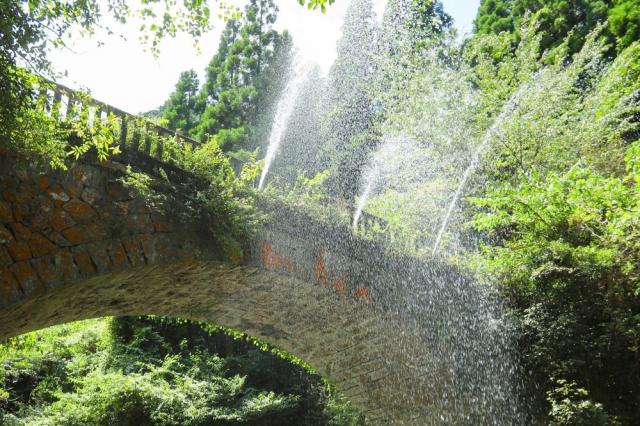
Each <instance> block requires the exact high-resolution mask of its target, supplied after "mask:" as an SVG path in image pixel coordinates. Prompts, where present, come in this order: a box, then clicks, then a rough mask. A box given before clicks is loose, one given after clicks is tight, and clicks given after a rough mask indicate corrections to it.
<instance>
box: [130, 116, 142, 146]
mask: <svg viewBox="0 0 640 426" xmlns="http://www.w3.org/2000/svg"><path fill="white" fill-rule="evenodd" d="M139 147H140V125H139V123H137V122H136V123H134V127H133V135H132V136H131V149H132V150H134V151H138V149H139Z"/></svg>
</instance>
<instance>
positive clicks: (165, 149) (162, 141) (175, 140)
mask: <svg viewBox="0 0 640 426" xmlns="http://www.w3.org/2000/svg"><path fill="white" fill-rule="evenodd" d="M38 102H39V104H40V105H41V107H42V108H43V110H44V112H45V113H47V114H48V115H50V116H51V117H53V118H55V119H57V120H59V121H73V120H77V119H79V117H80V115H85V116H86V117H87V125H88V126H89V127H92V126H94V125H95V123H96V122H100V123H103V124H107V123H112V124H115V126H113V128H111V130H112V131H113V133H114V138H115V141H116V142H117V144H118V145H119V146H120V150H121V151H123V152H126V151H129V152H131V151H133V152H140V153H142V154H144V155H147V156H150V157H152V158H155V159H157V160H159V161H162V162H165V163H169V164H174V165H177V166H179V165H180V164H181V163H182V162H183V161H182V160H183V159H184V158H187V157H188V156H189V155H190V154H191V153H192V152H193V151H194V150H195V149H196V148H197V147H199V146H200V145H202V144H201V142H199V141H197V140H195V139H192V138H190V137H188V136H186V135H183V134H181V133H180V132H176V131H174V130H171V129H168V128H166V127H164V126H161V125H159V124H156V123H154V122H152V121H151V120H149V119H147V118H145V117H140V116H136V115H133V114H129V113H127V112H125V111H123V110H121V109H119V108H116V107H114V106H112V105H109V104H107V103H105V102H102V101H99V100H97V99H95V98H93V97H91V96H89V95H87V94H85V93H81V92H79V91H76V90H73V89H70V88H69V87H67V86H65V85H62V84H59V83H56V82H53V81H50V80H44V81H42V83H41V84H40V88H39V91H38Z"/></svg>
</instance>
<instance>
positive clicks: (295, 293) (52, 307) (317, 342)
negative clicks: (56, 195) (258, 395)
mask: <svg viewBox="0 0 640 426" xmlns="http://www.w3.org/2000/svg"><path fill="white" fill-rule="evenodd" d="M146 314H155V315H164V316H172V317H180V318H186V319H192V320H198V321H206V322H211V323H216V324H219V325H223V326H226V327H230V328H234V329H237V330H239V331H242V332H244V333H246V334H248V335H251V336H254V337H258V338H261V339H263V340H265V341H267V342H269V343H270V344H272V345H275V346H277V347H280V348H282V349H284V350H286V351H288V352H290V353H292V354H295V355H297V356H299V357H301V358H302V359H304V360H305V361H306V362H308V363H309V364H310V365H311V366H312V367H313V368H315V369H316V370H317V371H318V372H319V373H320V374H321V375H323V376H324V377H327V378H328V379H329V380H330V381H331V382H332V383H334V384H335V385H336V387H337V388H338V389H340V390H341V391H342V392H344V394H345V395H346V396H347V398H349V399H350V400H351V401H352V403H353V404H354V405H355V406H356V407H358V408H359V409H361V410H362V412H363V413H364V415H365V416H366V418H367V420H368V421H369V422H371V423H373V424H423V425H424V424H438V423H439V419H437V418H432V415H433V414H434V413H438V412H441V410H440V409H439V408H438V407H437V406H438V405H439V404H440V403H441V401H442V398H441V393H442V391H443V390H442V389H438V386H441V385H442V382H443V380H442V377H445V376H446V375H447V372H446V369H445V367H444V366H442V365H438V361H437V357H434V356H430V354H429V353H428V351H427V350H426V345H425V344H424V340H422V339H420V338H418V337H416V336H414V335H413V333H411V332H410V331H409V330H408V329H407V328H406V325H405V326H403V327H401V326H400V324H399V322H396V321H395V320H393V319H390V318H384V315H382V314H380V313H379V312H377V311H376V310H374V309H373V308H371V307H370V306H367V305H365V304H363V303H361V302H355V301H353V300H350V299H347V298H345V297H342V296H339V295H337V294H335V293H334V292H331V291H329V290H327V289H325V288H323V287H322V286H319V285H310V284H307V283H304V282H302V281H300V280H297V279H295V278H291V277H286V276H281V275H277V274H275V273H272V272H265V271H262V270H259V269H257V268H254V267H249V266H230V265H228V264H225V263H222V262H217V261H200V260H182V261H177V262H175V263H165V264H162V265H147V266H142V267H136V268H130V269H127V270H123V271H120V272H112V273H108V274H103V275H98V276H95V277H92V278H90V279H86V280H83V281H79V282H75V283H72V284H67V285H63V286H60V287H58V288H55V289H50V290H48V291H46V292H43V293H41V294H36V295H34V296H32V297H30V298H29V299H27V300H25V301H23V302H21V303H20V304H17V305H14V306H11V307H9V308H6V309H3V310H2V311H0V339H2V340H4V339H6V338H9V337H12V336H15V335H19V334H21V333H24V332H28V331H32V330H36V329H40V328H43V327H47V326H51V325H56V324H61V323H65V322H69V321H75V320H80V319H87V318H95V317H102V316H113V315H146ZM435 377H438V378H439V379H438V380H434V378H435ZM436 383H440V385H437V384H436ZM440 408H441V407H440Z"/></svg>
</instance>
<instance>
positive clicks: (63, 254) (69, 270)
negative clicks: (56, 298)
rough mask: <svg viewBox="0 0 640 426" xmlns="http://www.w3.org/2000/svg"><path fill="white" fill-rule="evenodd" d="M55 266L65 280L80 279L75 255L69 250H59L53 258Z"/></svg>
mask: <svg viewBox="0 0 640 426" xmlns="http://www.w3.org/2000/svg"><path fill="white" fill-rule="evenodd" d="M53 264H54V265H55V267H56V269H57V270H59V271H60V272H61V273H62V279H63V280H65V281H73V280H75V279H76V278H77V277H78V268H77V267H76V265H75V263H74V262H73V255H72V254H71V252H70V251H69V250H67V249H62V250H58V251H57V252H56V253H55V255H54V256H53Z"/></svg>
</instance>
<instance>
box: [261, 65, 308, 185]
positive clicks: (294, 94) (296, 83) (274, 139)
mask: <svg viewBox="0 0 640 426" xmlns="http://www.w3.org/2000/svg"><path fill="white" fill-rule="evenodd" d="M309 69H310V65H309V64H308V63H307V62H306V61H305V60H304V59H302V58H301V57H300V55H296V57H295V58H294V60H293V61H292V65H291V69H290V71H289V81H288V82H287V85H286V86H285V88H284V91H283V92H282V95H281V97H280V100H278V105H277V107H276V112H275V115H274V117H273V124H272V125H271V133H270V135H269V145H268V147H267V155H266V157H265V160H264V168H263V169H262V175H261V176H260V183H259V184H258V189H262V187H263V186H264V183H265V180H266V178H267V174H268V173H269V168H270V167H271V164H272V163H273V160H274V158H275V156H276V154H277V152H278V148H279V147H280V143H281V142H282V138H283V136H284V134H285V131H286V129H287V121H288V120H289V117H290V116H291V113H292V112H293V108H294V106H295V103H296V99H297V98H298V94H299V93H300V89H301V88H302V85H303V84H304V82H305V78H306V76H307V73H308V71H309Z"/></svg>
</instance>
